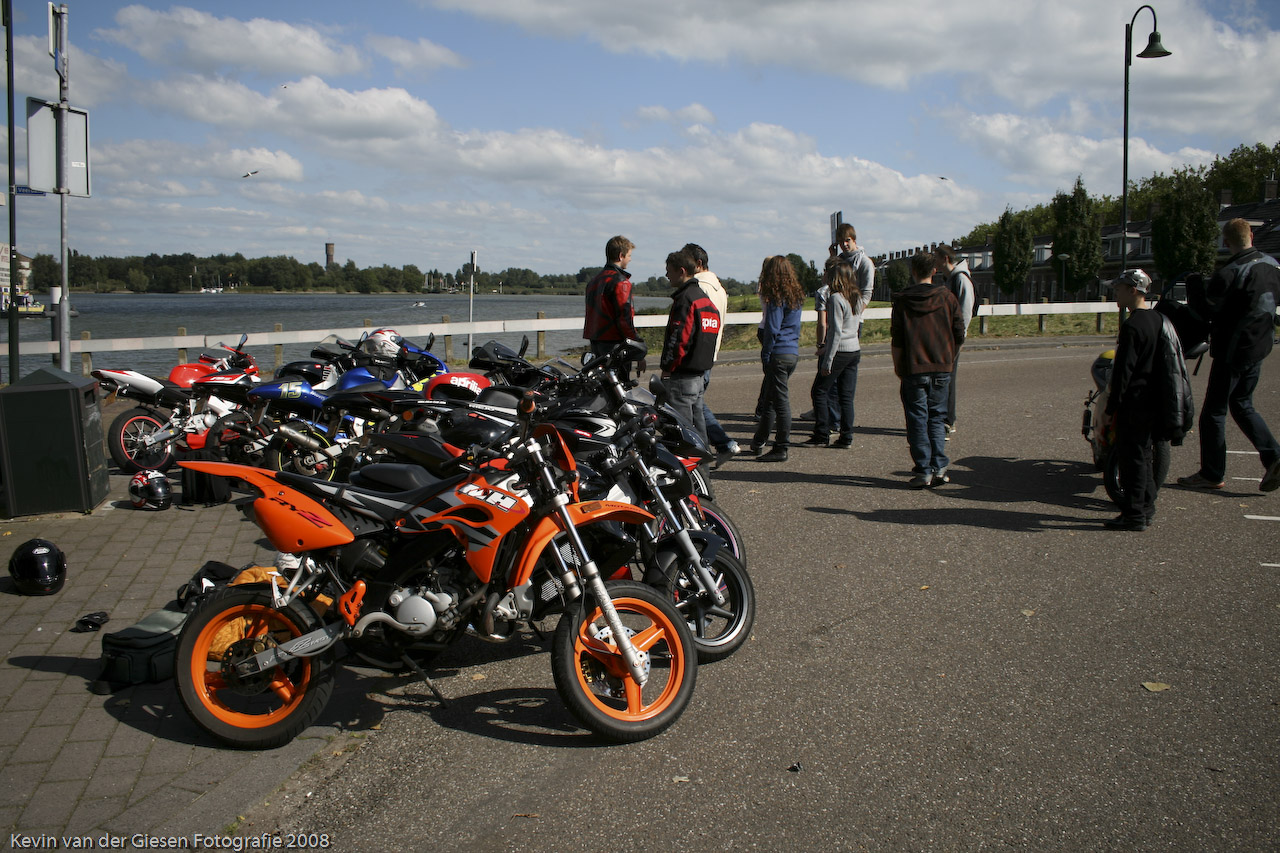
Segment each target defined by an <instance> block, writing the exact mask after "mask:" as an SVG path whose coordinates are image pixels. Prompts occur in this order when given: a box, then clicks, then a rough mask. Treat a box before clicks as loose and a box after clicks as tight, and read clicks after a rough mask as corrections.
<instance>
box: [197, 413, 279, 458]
mask: <svg viewBox="0 0 1280 853" xmlns="http://www.w3.org/2000/svg"><path fill="white" fill-rule="evenodd" d="M268 435H270V432H269V431H268V430H267V428H266V427H265V426H264V425H262V424H260V423H258V424H255V423H252V422H251V418H250V417H249V413H248V412H246V411H243V410H237V411H234V412H228V413H227V414H225V415H223V416H222V417H220V418H218V419H217V420H216V421H214V422H213V426H211V427H209V438H208V439H207V441H206V443H205V447H207V448H208V449H209V450H212V451H213V452H215V453H218V454H220V455H221V456H222V457H223V458H224V459H226V460H227V461H228V462H234V463H236V464H237V465H251V466H253V467H254V468H261V467H262V466H263V465H264V464H265V461H266V456H267V452H266V447H265V446H261V447H258V446H255V445H258V444H259V443H260V442H261V443H262V444H264V445H265V442H262V439H265V438H266V437H267V436H268Z"/></svg>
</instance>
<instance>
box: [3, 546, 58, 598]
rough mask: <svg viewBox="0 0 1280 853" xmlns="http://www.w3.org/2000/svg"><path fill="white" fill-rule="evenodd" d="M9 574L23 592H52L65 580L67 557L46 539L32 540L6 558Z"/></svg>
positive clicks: (34, 593)
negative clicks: (7, 559)
mask: <svg viewBox="0 0 1280 853" xmlns="http://www.w3.org/2000/svg"><path fill="white" fill-rule="evenodd" d="M9 574H10V575H12V576H13V583H14V585H15V586H16V587H17V589H18V592H20V593H22V594H23V595H53V594H54V593H55V592H57V591H58V590H60V589H62V584H63V583H65V582H66V580H67V558H66V556H65V555H64V554H63V553H62V551H61V550H59V549H58V546H57V545H54V544H53V543H52V542H50V541H48V540H47V539H32V540H31V541H29V542H24V543H22V544H21V545H19V546H18V549H17V550H16V551H14V552H13V556H12V557H10V558H9Z"/></svg>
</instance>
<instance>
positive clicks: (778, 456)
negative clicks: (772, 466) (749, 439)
mask: <svg viewBox="0 0 1280 853" xmlns="http://www.w3.org/2000/svg"><path fill="white" fill-rule="evenodd" d="M758 461H760V462H786V461H787V449H786V448H785V447H779V446H778V445H776V444H775V445H774V446H773V450H770V451H769V452H768V453H766V454H765V455H764V456H761V457H760V459H759V460H758Z"/></svg>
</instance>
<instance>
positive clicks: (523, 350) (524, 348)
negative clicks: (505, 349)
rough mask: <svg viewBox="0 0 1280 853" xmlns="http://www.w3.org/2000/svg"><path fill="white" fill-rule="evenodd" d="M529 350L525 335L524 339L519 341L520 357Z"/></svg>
mask: <svg viewBox="0 0 1280 853" xmlns="http://www.w3.org/2000/svg"><path fill="white" fill-rule="evenodd" d="M528 351H529V336H528V335H525V336H524V340H522V341H521V342H520V357H521V358H524V354H525V353H526V352H528Z"/></svg>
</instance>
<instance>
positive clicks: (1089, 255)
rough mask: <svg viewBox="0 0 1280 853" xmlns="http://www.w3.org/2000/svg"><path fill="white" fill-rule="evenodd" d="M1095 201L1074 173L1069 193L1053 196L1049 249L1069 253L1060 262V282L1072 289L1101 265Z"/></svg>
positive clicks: (1086, 281) (1089, 279)
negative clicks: (1052, 223)
mask: <svg viewBox="0 0 1280 853" xmlns="http://www.w3.org/2000/svg"><path fill="white" fill-rule="evenodd" d="M1095 206H1096V203H1095V202H1094V200H1093V199H1092V198H1090V197H1089V194H1088V193H1087V192H1086V191H1085V188H1084V180H1083V179H1082V178H1080V177H1078V176H1077V177H1076V183H1075V186H1074V187H1073V188H1072V190H1071V193H1070V194H1069V195H1068V194H1067V193H1062V192H1060V193H1058V194H1057V195H1055V196H1054V197H1053V205H1052V207H1053V220H1054V227H1053V253H1054V254H1055V255H1070V256H1071V258H1070V260H1068V261H1066V262H1065V264H1064V269H1065V272H1066V275H1065V277H1064V278H1065V280H1064V281H1063V286H1064V287H1066V289H1067V290H1068V291H1070V292H1073V293H1074V292H1075V291H1077V290H1079V289H1080V288H1082V287H1084V286H1085V285H1086V284H1089V283H1090V282H1092V281H1093V280H1094V279H1096V278H1097V277H1098V271H1099V270H1101V269H1102V239H1101V237H1100V236H1099V225H1100V223H1099V221H1098V216H1097V213H1096V211H1095Z"/></svg>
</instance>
